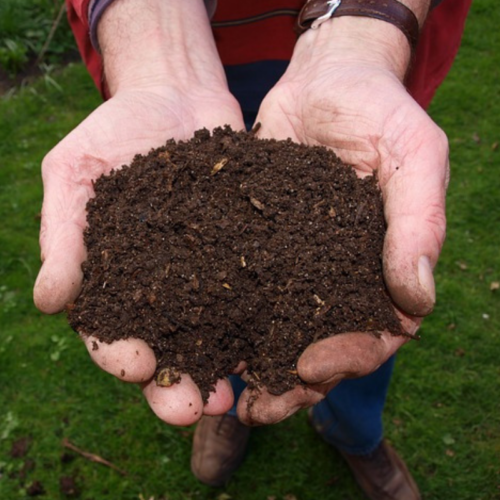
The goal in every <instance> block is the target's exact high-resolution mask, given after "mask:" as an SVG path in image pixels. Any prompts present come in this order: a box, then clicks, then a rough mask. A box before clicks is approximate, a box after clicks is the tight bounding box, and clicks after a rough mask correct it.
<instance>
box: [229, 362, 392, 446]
mask: <svg viewBox="0 0 500 500" xmlns="http://www.w3.org/2000/svg"><path fill="white" fill-rule="evenodd" d="M394 360H395V357H394V356H393V357H391V358H389V359H388V360H387V361H386V362H385V363H384V364H383V365H382V366H380V368H378V370H376V371H374V372H373V373H371V374H370V375H367V376H366V377H362V378H358V379H350V380H343V381H342V382H340V384H338V385H337V386H336V387H335V388H333V389H332V390H331V391H330V392H329V393H328V394H327V395H326V398H325V399H323V401H320V402H319V403H318V404H317V405H316V406H314V408H313V421H314V426H315V428H316V430H317V431H318V432H319V433H320V434H321V436H322V437H323V439H325V441H327V442H328V443H330V444H332V445H333V446H335V447H336V448H339V449H341V450H342V451H345V452H347V453H351V454H355V455H364V454H366V453H370V452H372V451H373V450H374V449H375V448H376V447H377V446H378V445H379V443H380V441H381V440H382V437H383V426H382V411H383V409H384V404H385V398H386V395H387V390H388V388H389V383H390V380H391V375H392V370H393V367H394ZM229 379H230V381H231V385H232V386H233V392H234V399H235V403H234V406H233V407H232V408H231V410H229V412H228V413H229V414H230V415H234V416H236V405H237V402H238V398H239V396H240V394H241V393H242V392H243V389H244V388H245V382H243V381H242V380H241V378H240V377H238V376H237V375H231V376H230V377H229Z"/></svg>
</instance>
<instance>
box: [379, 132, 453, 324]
mask: <svg viewBox="0 0 500 500" xmlns="http://www.w3.org/2000/svg"><path fill="white" fill-rule="evenodd" d="M432 125H433V128H434V130H433V136H434V138H433V139H429V137H428V136H427V137H425V138H424V139H425V140H422V141H421V143H420V146H417V147H415V148H413V151H412V153H411V154H409V155H407V156H405V158H404V161H403V164H402V165H401V166H400V167H399V168H398V169H397V170H395V171H393V172H392V175H390V177H389V180H388V181H387V182H386V183H385V184H384V183H382V192H383V195H384V204H385V205H384V206H385V217H386V220H387V226H388V227H387V233H386V237H385V242H384V252H383V257H384V277H385V281H386V284H387V286H388V288H389V291H390V293H391V296H392V299H393V300H394V302H395V303H396V304H397V305H398V306H399V307H401V308H402V309H403V310H404V311H405V312H406V313H408V314H411V315H414V316H425V315H427V314H429V313H430V312H431V311H432V309H433V307H434V303H435V300H436V292H435V286H434V277H433V268H434V266H435V265H436V263H437V260H438V257H439V254H440V252H441V248H442V246H443V243H444V239H445V232H446V216H445V193H446V187H447V182H448V172H449V163H448V146H447V140H446V137H445V136H444V133H443V132H441V131H440V129H438V128H437V127H436V126H435V125H434V124H432Z"/></svg>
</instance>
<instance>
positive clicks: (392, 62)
mask: <svg viewBox="0 0 500 500" xmlns="http://www.w3.org/2000/svg"><path fill="white" fill-rule="evenodd" d="M380 1H381V0H380ZM400 3H403V4H404V5H405V6H406V7H408V8H409V9H410V10H411V11H412V12H413V13H414V14H415V17H416V19H417V21H418V24H419V26H420V28H421V27H422V26H423V24H424V22H425V19H426V17H427V14H428V11H429V7H430V0H402V1H401V2H400ZM411 56H412V52H411V46H410V42H409V40H408V38H407V37H406V36H405V34H404V33H403V31H401V30H400V29H399V28H398V27H396V26H395V25H394V24H391V23H390V22H387V21H382V20H379V19H374V18H371V17H358V16H356V17H354V16H347V15H345V16H342V17H335V18H332V19H330V20H329V21H327V22H325V23H323V24H322V25H321V26H320V28H319V29H316V30H312V29H310V30H308V31H306V32H305V33H304V34H303V35H301V36H300V38H299V40H298V41H297V44H296V50H295V52H294V59H295V60H299V61H300V63H301V65H302V64H303V63H305V64H308V62H307V61H309V63H312V64H317V63H318V61H322V64H328V61H332V63H349V62H355V63H358V64H360V63H361V64H367V65H377V66H379V67H382V68H385V69H388V70H390V71H391V72H393V73H394V74H395V75H396V76H397V77H398V78H399V79H400V80H403V78H404V76H405V74H406V70H407V68H408V66H409V64H410V61H411Z"/></svg>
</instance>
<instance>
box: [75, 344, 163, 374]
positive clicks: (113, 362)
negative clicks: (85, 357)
mask: <svg viewBox="0 0 500 500" xmlns="http://www.w3.org/2000/svg"><path fill="white" fill-rule="evenodd" d="M82 339H83V341H84V343H85V346H86V347H87V350H88V351H89V354H90V356H91V358H92V360H93V361H94V363H95V364H96V365H97V366H99V368H101V369H103V370H104V371H106V372H108V373H111V375H114V376H115V377H118V378H119V379H120V380H124V381H125V382H134V383H141V382H146V381H147V380H150V379H151V378H152V377H153V375H154V373H155V371H156V358H155V355H154V352H153V351H152V350H151V348H150V347H149V346H148V345H147V344H146V342H144V341H143V340H141V339H134V338H129V339H126V340H117V341H115V342H113V343H111V344H107V343H105V342H101V341H99V340H98V339H97V338H95V337H92V336H89V337H86V336H82Z"/></svg>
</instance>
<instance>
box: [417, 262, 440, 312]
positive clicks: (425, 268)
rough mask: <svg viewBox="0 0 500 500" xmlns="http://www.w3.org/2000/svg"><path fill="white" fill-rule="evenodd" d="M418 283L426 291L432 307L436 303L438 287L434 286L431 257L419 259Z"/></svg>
mask: <svg viewBox="0 0 500 500" xmlns="http://www.w3.org/2000/svg"><path fill="white" fill-rule="evenodd" d="M418 282H419V283H420V286H421V287H422V288H423V290H424V291H425V293H426V295H427V297H428V301H429V303H430V304H429V305H430V306H431V307H432V305H434V303H435V302H436V287H435V285H434V275H433V273H432V266H431V261H430V260H429V257H426V256H425V255H422V256H421V257H420V258H419V259H418Z"/></svg>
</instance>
